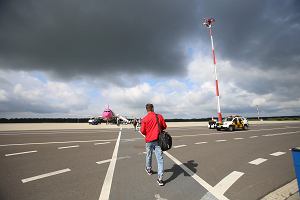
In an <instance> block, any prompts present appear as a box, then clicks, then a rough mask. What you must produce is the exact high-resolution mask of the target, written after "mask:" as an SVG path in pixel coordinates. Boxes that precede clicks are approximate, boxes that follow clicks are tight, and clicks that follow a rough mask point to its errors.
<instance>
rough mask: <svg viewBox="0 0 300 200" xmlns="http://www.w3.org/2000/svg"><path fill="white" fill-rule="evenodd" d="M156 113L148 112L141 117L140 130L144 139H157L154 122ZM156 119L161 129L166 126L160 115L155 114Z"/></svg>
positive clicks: (149, 140) (155, 123) (157, 132)
mask: <svg viewBox="0 0 300 200" xmlns="http://www.w3.org/2000/svg"><path fill="white" fill-rule="evenodd" d="M155 115H156V113H155V112H148V114H147V115H146V116H145V117H144V118H143V119H142V124H141V129H140V132H141V133H142V134H143V135H145V136H146V137H145V141H146V142H151V141H154V140H157V139H158V134H159V131H158V124H157V122H156V116H155ZM157 117H158V121H159V123H160V127H161V130H164V129H166V128H167V124H166V122H165V120H164V118H163V116H162V115H160V114H157Z"/></svg>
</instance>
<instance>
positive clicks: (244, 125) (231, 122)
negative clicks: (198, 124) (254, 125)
mask: <svg viewBox="0 0 300 200" xmlns="http://www.w3.org/2000/svg"><path fill="white" fill-rule="evenodd" d="M248 128H249V123H248V120H247V119H246V118H245V117H242V116H239V115H233V116H228V117H225V118H224V120H223V122H222V123H217V130H218V131H220V130H222V129H224V130H228V131H235V130H237V129H242V130H246V129H248Z"/></svg>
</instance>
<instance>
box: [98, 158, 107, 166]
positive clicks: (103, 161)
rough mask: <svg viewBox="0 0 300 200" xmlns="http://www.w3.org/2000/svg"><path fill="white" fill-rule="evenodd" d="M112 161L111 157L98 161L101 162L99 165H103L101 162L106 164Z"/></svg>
mask: <svg viewBox="0 0 300 200" xmlns="http://www.w3.org/2000/svg"><path fill="white" fill-rule="evenodd" d="M110 161H111V159H107V160H101V161H98V162H96V163H97V164H99V165H101V164H104V163H109V162H110Z"/></svg>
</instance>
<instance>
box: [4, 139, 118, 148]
mask: <svg viewBox="0 0 300 200" xmlns="http://www.w3.org/2000/svg"><path fill="white" fill-rule="evenodd" d="M113 141H116V139H110V140H83V141H82V140H81V141H65V142H32V143H20V144H0V147H8V146H26V145H40V144H68V143H85V142H113Z"/></svg>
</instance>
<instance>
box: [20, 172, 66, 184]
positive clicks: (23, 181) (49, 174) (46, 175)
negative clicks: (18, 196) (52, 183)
mask: <svg viewBox="0 0 300 200" xmlns="http://www.w3.org/2000/svg"><path fill="white" fill-rule="evenodd" d="M69 171H71V170H70V169H69V168H67V169H62V170H58V171H55V172H50V173H46V174H42V175H38V176H34V177H31V178H25V179H22V183H27V182H30V181H35V180H38V179H41V178H46V177H49V176H54V175H57V174H62V173H65V172H69Z"/></svg>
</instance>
